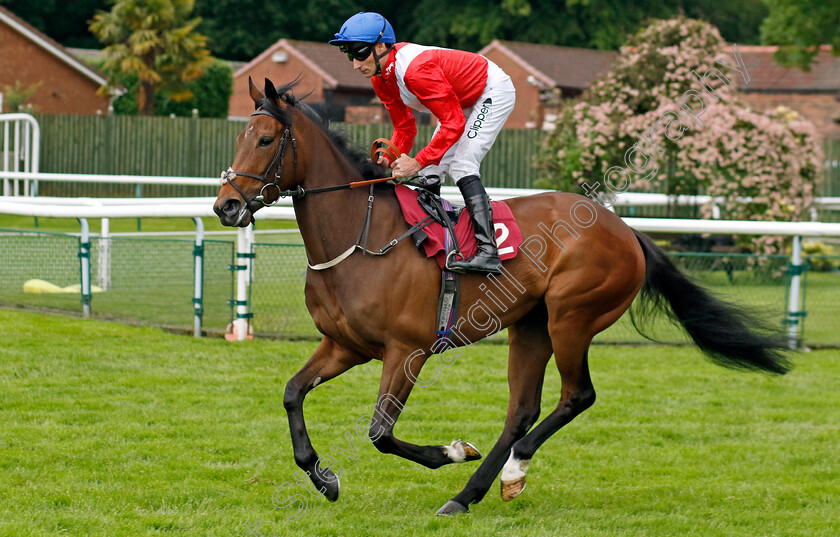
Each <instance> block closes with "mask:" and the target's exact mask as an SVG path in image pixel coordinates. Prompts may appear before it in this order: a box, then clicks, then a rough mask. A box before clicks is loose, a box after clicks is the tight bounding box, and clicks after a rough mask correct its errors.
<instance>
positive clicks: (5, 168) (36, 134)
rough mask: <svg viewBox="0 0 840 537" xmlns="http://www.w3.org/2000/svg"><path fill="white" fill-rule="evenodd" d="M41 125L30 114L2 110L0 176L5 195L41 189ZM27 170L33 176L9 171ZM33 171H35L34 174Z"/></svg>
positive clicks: (30, 192)
mask: <svg viewBox="0 0 840 537" xmlns="http://www.w3.org/2000/svg"><path fill="white" fill-rule="evenodd" d="M40 153H41V128H40V127H39V126H38V121H36V120H35V118H34V117H32V116H30V115H29V114H0V178H2V179H3V195H4V196H20V195H23V196H29V195H35V194H37V193H38V181H37V175H38V163H39V162H40ZM10 172H11V173H17V172H23V173H25V174H28V175H30V176H29V177H20V178H13V177H9V176H7V175H6V174H7V173H10ZM31 175H34V177H32V176H31Z"/></svg>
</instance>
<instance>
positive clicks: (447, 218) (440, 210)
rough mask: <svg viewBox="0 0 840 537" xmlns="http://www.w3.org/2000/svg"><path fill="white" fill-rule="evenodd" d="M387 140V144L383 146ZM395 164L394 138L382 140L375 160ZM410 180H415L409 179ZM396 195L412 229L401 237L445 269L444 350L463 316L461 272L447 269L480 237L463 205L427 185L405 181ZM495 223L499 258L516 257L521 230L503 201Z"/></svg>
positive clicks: (440, 322) (440, 325)
mask: <svg viewBox="0 0 840 537" xmlns="http://www.w3.org/2000/svg"><path fill="white" fill-rule="evenodd" d="M378 144H384V146H381V147H380V146H378ZM380 154H381V155H383V156H385V158H386V159H387V160H390V161H391V162H393V161H394V160H395V159H396V158H398V150H397V149H396V147H394V146H393V145H392V144H391V142H390V141H389V140H386V139H384V138H380V139H379V140H377V141H376V142H374V146H373V148H372V149H371V159H372V160H373V161H374V162H376V161H377V160H378V158H379V155H380ZM407 184H411V183H407ZM394 190H395V193H396V195H397V200H398V201H399V204H400V208H401V210H402V213H403V217H404V218H405V221H406V223H408V225H409V226H410V229H409V230H408V231H407V232H406V233H405V234H404V235H403V236H402V237H400V238H399V239H395V240H394V241H392V244H396V242H397V241H399V240H402V239H403V238H407V237H409V236H410V237H411V239H412V241H413V242H414V244H415V246H416V247H417V248H418V250H420V252H421V253H422V254H423V255H424V256H426V257H431V258H434V259H435V261H436V262H437V264H438V266H439V267H440V269H441V286H440V296H439V298H438V317H437V335H438V340H437V341H436V342H435V345H434V346H433V347H432V350H433V351H435V349H436V348H438V349H441V348H443V347H444V345H443V344H442V343H443V340H444V339H445V338H446V337H447V336H448V335H449V333H450V331H451V328H452V325H453V323H454V321H455V319H456V318H457V315H458V302H459V293H458V290H459V287H460V285H459V275H458V274H457V273H455V272H452V271H449V270H447V269H446V265H447V260H448V259H449V258H450V257H451V256H455V255H457V256H459V257H462V258H468V257H471V256H473V255H475V252H476V240H475V232H474V231H473V225H472V220H471V219H470V217H469V214H467V213H466V211H464V206H463V205H456V204H453V203H450V202H449V201H448V200H446V199H443V198H441V197H439V196H436V195H435V194H432V193H431V192H429V191H428V190H426V189H423V188H419V189H417V190H414V189H411V188H409V187H408V186H406V184H397V185H396V186H395V189H394ZM492 206H493V222H494V225H495V228H496V234H497V239H496V244H497V246H498V248H499V257H500V258H501V259H502V260H503V261H504V260H506V259H510V258H513V257H514V256H516V254H517V252H518V250H519V245H520V244H521V243H522V233H521V231H520V230H519V226H518V225H517V223H516V219H515V218H514V216H513V212H512V211H511V210H510V207H509V206H508V205H507V204H506V203H504V202H501V201H494V202H492Z"/></svg>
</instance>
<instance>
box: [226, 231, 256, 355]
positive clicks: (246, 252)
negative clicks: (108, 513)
mask: <svg viewBox="0 0 840 537" xmlns="http://www.w3.org/2000/svg"><path fill="white" fill-rule="evenodd" d="M252 227H253V225H250V226H248V227H241V228H239V229H238V230H237V233H236V264H235V265H232V266H231V270H234V271H236V299H234V300H232V301H231V304H232V305H233V306H234V312H235V318H234V321H233V326H234V330H235V331H236V339H237V340H238V341H244V340H245V338H246V337H247V335H248V329H249V326H250V321H249V319H250V318H251V317H253V315H252V314H251V313H250V312H249V311H248V287H249V283H250V282H249V280H250V275H251V270H250V269H251V263H250V262H249V259H251V258H253V257H254V254H253V253H252V252H251V237H252V235H253V233H250V232H249V229H250V228H252Z"/></svg>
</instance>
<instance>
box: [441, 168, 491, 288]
mask: <svg viewBox="0 0 840 537" xmlns="http://www.w3.org/2000/svg"><path fill="white" fill-rule="evenodd" d="M458 188H459V189H460V190H461V195H463V196H464V201H465V202H466V203H467V211H468V212H469V213H470V218H472V223H473V228H474V229H475V239H476V241H477V242H478V250H477V251H476V253H475V255H474V256H472V257H471V258H469V259H464V260H463V261H458V260H453V261H452V262H451V263H449V265H448V266H447V268H448V269H449V270H451V271H453V272H491V273H493V274H500V273H501V272H502V262H501V260H500V259H499V250H498V248H496V230H495V228H494V227H493V209H492V207H491V206H490V198H489V197H488V196H487V192H486V191H485V190H484V186H483V185H482V184H481V181H480V180H479V179H478V177H476V176H475V175H468V176H467V177H464V178H462V179H461V180H460V181H458Z"/></svg>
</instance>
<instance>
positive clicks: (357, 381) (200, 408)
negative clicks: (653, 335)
mask: <svg viewBox="0 0 840 537" xmlns="http://www.w3.org/2000/svg"><path fill="white" fill-rule="evenodd" d="M0 325H2V326H3V330H2V334H1V335H0V357H1V358H0V422H2V424H3V426H2V429H0V431H2V432H0V475H2V476H3V478H2V479H1V480H0V535H15V536H24V535H56V534H61V535H109V536H123V535H124V536H141V535H143V536H144V535H161V534H168V535H191V536H192V535H205V536H217V535H218V536H221V535H224V536H231V535H249V533H248V532H249V530H248V527H246V526H245V523H246V522H247V523H249V524H252V525H254V524H257V521H260V523H261V526H260V527H259V528H258V531H259V532H260V534H262V535H265V536H271V535H284V536H285V535H289V536H298V535H300V536H304V535H306V536H310V535H327V536H345V537H347V536H372V535H386V534H387V535H394V534H399V535H404V536H411V535H418V536H419V535H441V536H444V535H446V536H450V535H459V536H460V535H469V536H495V535H524V534H527V535H529V536H531V537H539V536H549V535H551V536H554V535H575V536H614V535H627V536H636V535H638V536H652V535H657V536H658V535H661V536H669V537H670V536H674V535H697V536H701V535H702V536H704V537H706V536H738V537H741V536H745V535H749V536H759V535H762V536H774V537H776V536H779V537H781V536H803V537H805V536H808V537H813V536H834V535H836V534H837V528H838V527H840V511H838V509H837V505H836V501H837V498H838V497H840V475H838V474H840V471H839V469H840V464H839V463H838V462H837V458H836V455H837V439H838V437H840V431H839V430H838V429H840V426H838V420H837V408H838V406H840V392H838V391H837V390H836V386H837V385H838V383H840V353H838V352H837V351H818V352H812V353H809V354H806V355H800V356H799V357H798V359H797V360H796V362H797V367H796V369H795V370H794V371H793V372H792V373H791V374H789V375H788V376H786V377H781V378H770V377H766V376H762V375H756V374H747V373H738V372H733V371H728V370H725V369H721V368H718V367H716V366H713V365H711V364H709V363H708V362H705V361H704V360H703V359H702V358H701V356H700V355H699V354H698V353H697V352H696V351H694V350H691V349H686V348H662V347H643V348H627V347H607V348H605V347H598V348H596V349H594V350H593V352H592V355H591V356H590V362H591V367H592V375H593V380H594V382H595V386H596V389H597V390H598V402H597V403H596V404H595V406H594V407H593V408H592V409H590V410H588V411H587V412H585V413H584V414H583V415H582V416H580V417H579V418H577V419H576V420H575V421H574V422H573V423H572V424H570V425H569V426H568V427H567V428H565V429H563V430H562V431H560V432H559V433H558V434H557V435H555V436H554V437H553V438H552V439H551V440H549V441H548V442H547V443H546V444H545V445H544V446H543V448H542V449H541V450H540V451H539V452H538V453H537V455H536V457H535V458H534V460H533V463H532V465H531V469H530V471H529V475H528V487H527V489H526V490H525V492H524V493H523V495H522V496H520V497H519V498H517V499H516V500H514V501H513V502H511V503H504V502H502V501H501V500H500V499H499V496H498V484H494V486H493V488H492V489H491V490H490V492H489V494H488V496H487V497H486V498H485V500H484V501H483V502H482V503H480V504H477V505H474V506H472V513H471V514H470V515H467V516H460V517H455V518H440V517H435V516H434V511H435V510H436V509H437V508H438V507H439V506H440V505H442V504H443V503H444V502H445V501H446V500H448V499H449V498H451V497H452V496H453V495H454V494H455V493H457V492H458V491H459V490H460V489H461V487H462V486H463V485H464V484H465V483H466V480H467V479H468V477H469V476H470V474H471V473H472V471H473V470H474V469H475V468H476V463H466V464H462V465H452V466H448V467H444V468H441V469H438V470H428V469H425V468H423V467H420V466H418V465H416V464H413V463H410V462H408V461H405V460H402V459H398V458H396V457H393V456H388V455H382V454H380V453H378V452H377V451H376V450H375V449H374V448H373V447H372V446H371V445H370V444H369V443H366V442H363V441H361V440H360V439H359V438H358V437H355V444H356V447H357V448H358V451H359V453H358V458H357V460H352V459H350V458H348V457H346V456H342V455H336V458H337V460H338V464H340V465H341V466H342V467H343V473H342V475H343V479H342V490H341V497H340V498H339V501H338V502H337V503H335V504H331V503H329V502H327V501H326V500H324V499H323V498H320V497H318V498H315V497H311V496H308V495H307V498H308V500H307V508H306V510H305V512H303V513H302V514H301V516H300V517H299V518H298V519H297V520H294V521H292V520H289V519H288V518H287V517H289V516H291V515H292V514H293V513H294V512H295V511H296V509H295V508H291V507H290V508H283V509H281V508H276V507H274V506H272V493H273V492H274V491H275V490H276V489H277V487H279V486H281V485H282V484H284V483H291V484H294V481H295V473H296V472H297V471H298V470H297V468H296V466H295V465H294V461H293V459H292V453H291V447H290V441H289V433H288V426H287V424H286V419H285V414H284V412H283V409H282V396H283V386H284V383H285V381H286V380H287V379H288V378H289V377H290V376H291V375H292V374H293V373H294V372H295V371H296V370H297V369H298V368H299V367H300V366H301V365H302V363H303V361H304V360H305V359H306V358H307V357H308V355H309V354H310V353H311V352H312V350H313V349H314V344H313V343H311V342H284V341H264V340H258V341H249V342H244V343H239V344H230V343H227V342H225V341H223V340H219V339H201V340H199V339H193V338H189V337H184V336H174V335H171V334H167V333H164V332H162V331H160V330H157V329H151V328H135V327H126V326H122V325H118V324H113V323H105V322H98V321H83V320H78V319H67V318H63V317H58V316H51V315H37V314H31V313H22V312H17V311H11V310H0ZM549 368H550V369H551V371H549V374H548V376H547V382H546V387H545V389H544V391H543V408H544V410H545V411H547V410H549V409H551V408H553V406H554V405H555V404H556V399H557V397H558V395H559V379H558V375H557V374H556V371H555V370H554V367H553V365H549ZM428 369H431V368H428ZM505 371H506V349H505V347H504V346H501V345H481V344H479V345H475V346H473V347H472V348H471V349H469V350H468V351H467V352H466V354H465V356H464V357H462V358H461V359H460V360H459V361H458V362H457V363H456V364H454V365H453V366H452V367H449V368H446V369H445V371H444V372H443V374H442V377H441V380H440V381H439V382H437V383H435V384H434V385H432V386H430V387H425V388H419V387H418V388H416V389H415V390H414V393H413V394H412V397H411V399H410V400H409V402H408V404H407V406H406V411H405V413H404V414H403V417H402V419H401V420H400V422H399V423H398V426H397V433H398V434H399V436H400V437H402V438H404V439H405V440H408V441H412V442H417V443H422V444H436V443H442V442H446V443H448V442H449V441H451V440H452V439H453V438H463V439H464V440H468V441H470V442H473V443H474V444H475V445H476V446H477V447H479V449H481V450H482V451H484V452H485V453H486V452H487V451H488V450H489V448H490V447H491V445H492V443H493V442H494V441H495V439H496V437H497V435H498V433H499V432H500V429H501V426H502V422H503V419H504V413H505V405H506V397H507V384H506V381H505ZM379 373H380V367H379V365H378V363H377V362H372V363H369V364H366V365H364V366H360V367H358V368H356V369H354V370H351V371H350V372H348V373H347V374H345V375H344V376H342V377H339V378H338V379H335V380H333V381H331V382H329V383H327V384H325V385H323V386H319V387H318V389H317V390H315V391H314V392H312V393H311V394H310V395H309V397H308V399H307V402H306V407H305V410H306V416H307V423H308V426H309V431H310V434H311V436H312V439H313V443H314V445H315V448H316V449H317V450H318V451H319V453H320V454H321V455H326V454H328V453H330V447H331V446H333V445H335V446H338V447H347V440H346V437H345V432H348V431H350V432H351V434H352V431H353V425H354V423H355V421H356V419H357V418H359V417H360V416H363V415H365V414H369V413H370V411H371V405H372V403H373V401H374V400H375V397H376V395H375V393H376V390H377V386H378V378H379ZM426 373H428V374H431V370H429V371H426ZM427 376H428V375H427ZM544 413H545V412H544ZM333 454H335V453H333ZM296 493H301V494H307V493H305V492H304V491H303V489H301V488H299V487H298V486H297V485H294V486H293V487H292V488H289V489H287V490H285V491H283V493H280V494H278V496H277V497H276V500H278V503H281V502H283V501H284V500H286V499H288V498H289V497H291V496H292V495H293V494H296ZM253 534H254V535H256V534H257V533H256V532H255V533H253Z"/></svg>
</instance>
